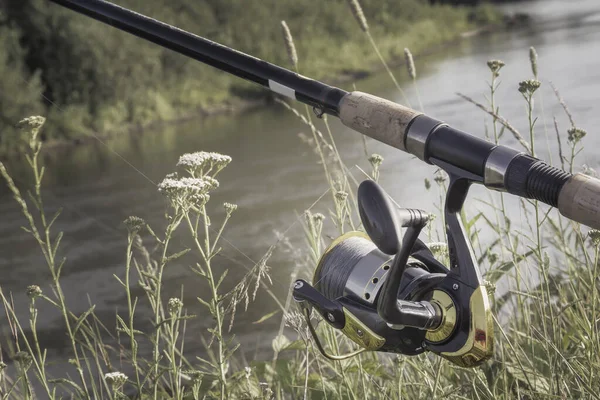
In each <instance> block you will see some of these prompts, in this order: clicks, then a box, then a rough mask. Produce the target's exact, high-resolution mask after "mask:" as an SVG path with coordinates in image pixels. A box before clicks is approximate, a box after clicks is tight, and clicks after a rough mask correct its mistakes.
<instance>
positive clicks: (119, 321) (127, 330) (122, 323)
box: [117, 314, 131, 336]
mask: <svg viewBox="0 0 600 400" xmlns="http://www.w3.org/2000/svg"><path fill="white" fill-rule="evenodd" d="M117 322H118V323H119V324H121V327H122V328H121V329H123V331H124V332H125V333H126V334H128V335H129V336H131V333H130V332H129V328H128V327H127V324H126V323H125V321H123V318H121V316H120V315H119V314H117Z"/></svg>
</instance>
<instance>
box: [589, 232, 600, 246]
mask: <svg viewBox="0 0 600 400" xmlns="http://www.w3.org/2000/svg"><path fill="white" fill-rule="evenodd" d="M588 237H589V238H590V240H591V242H592V244H593V245H594V246H600V231H599V230H597V229H590V231H589V232H588Z"/></svg>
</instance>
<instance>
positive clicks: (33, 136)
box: [17, 115, 46, 150]
mask: <svg viewBox="0 0 600 400" xmlns="http://www.w3.org/2000/svg"><path fill="white" fill-rule="evenodd" d="M45 123H46V118H44V117H40V116H39V115H38V116H33V117H28V118H25V119H22V120H21V121H19V123H18V124H17V128H20V129H22V130H23V131H25V132H27V133H28V134H29V135H30V136H29V146H30V147H31V148H32V149H34V150H37V149H39V148H40V146H41V143H39V142H38V140H37V136H38V133H39V132H40V130H41V129H42V126H44V124H45Z"/></svg>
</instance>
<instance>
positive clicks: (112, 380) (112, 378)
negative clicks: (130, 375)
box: [104, 372, 127, 390]
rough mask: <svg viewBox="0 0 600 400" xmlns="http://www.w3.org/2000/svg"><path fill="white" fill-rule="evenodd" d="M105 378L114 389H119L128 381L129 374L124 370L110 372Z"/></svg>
mask: <svg viewBox="0 0 600 400" xmlns="http://www.w3.org/2000/svg"><path fill="white" fill-rule="evenodd" d="M104 379H106V382H107V383H108V384H109V385H111V386H112V387H113V389H115V390H118V389H121V388H122V387H123V385H124V384H125V382H127V375H125V374H124V373H122V372H109V373H107V374H105V375H104Z"/></svg>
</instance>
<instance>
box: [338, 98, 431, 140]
mask: <svg viewBox="0 0 600 400" xmlns="http://www.w3.org/2000/svg"><path fill="white" fill-rule="evenodd" d="M419 115H421V113H420V112H418V111H415V110H413V109H410V108H408V107H404V106H402V105H400V104H397V103H394V102H393V101H389V100H385V99H382V98H381V97H377V96H373V95H371V94H368V93H362V92H351V93H349V94H347V95H346V96H344V97H343V98H342V100H341V101H340V120H341V121H342V123H343V124H344V125H346V126H347V127H349V128H352V129H354V130H355V131H357V132H360V133H362V134H364V135H367V136H369V137H371V138H373V139H375V140H378V141H380V142H382V143H385V144H389V145H390V146H392V147H395V148H397V149H400V150H403V151H406V147H405V141H404V139H405V136H406V130H407V128H408V126H409V124H410V123H411V121H412V120H413V119H415V117H417V116H419Z"/></svg>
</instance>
